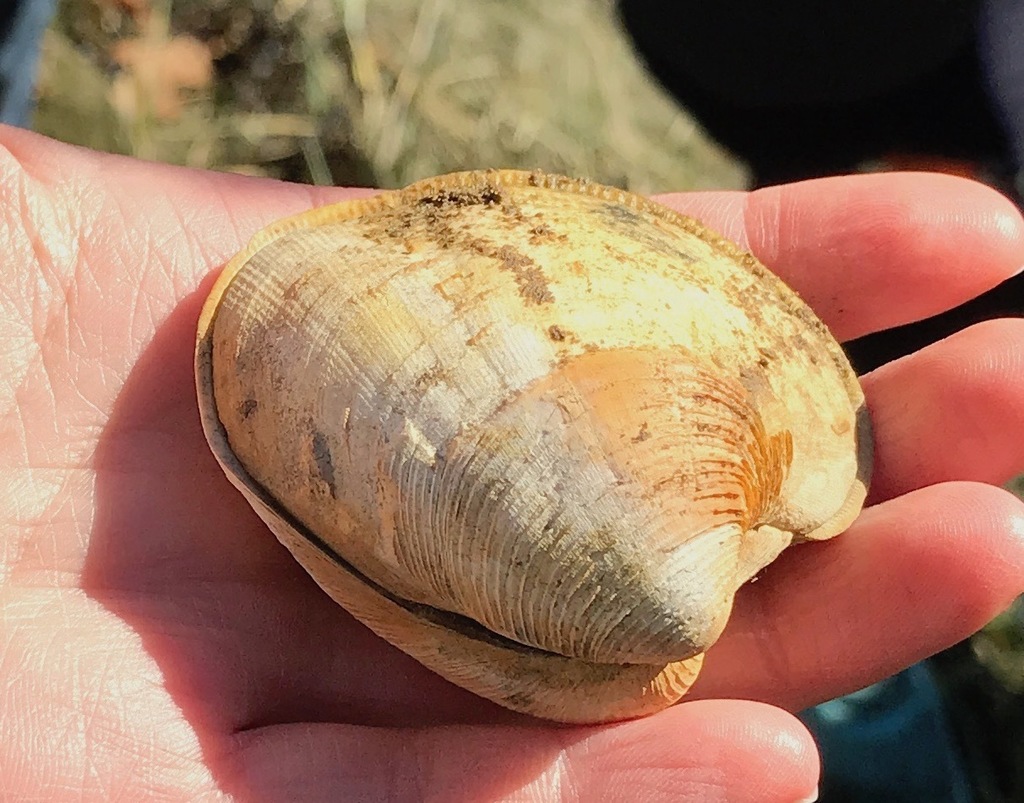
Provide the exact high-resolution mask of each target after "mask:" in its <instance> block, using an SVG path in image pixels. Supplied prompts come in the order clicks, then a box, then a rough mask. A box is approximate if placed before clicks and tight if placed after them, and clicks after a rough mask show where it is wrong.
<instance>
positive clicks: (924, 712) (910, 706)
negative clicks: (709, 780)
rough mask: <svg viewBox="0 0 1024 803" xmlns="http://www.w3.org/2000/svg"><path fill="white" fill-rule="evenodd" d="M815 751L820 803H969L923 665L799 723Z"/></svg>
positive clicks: (953, 747) (946, 724) (949, 732)
mask: <svg viewBox="0 0 1024 803" xmlns="http://www.w3.org/2000/svg"><path fill="white" fill-rule="evenodd" d="M800 719H801V720H803V722H804V724H806V725H807V727H808V728H809V729H810V731H811V733H813V734H814V737H815V739H816V740H817V742H818V747H819V748H820V750H821V758H822V770H823V772H822V783H821V800H822V801H823V803H829V801H833V800H837V801H844V803H859V801H865V803H868V802H869V801H876V800H885V801H890V803H904V802H905V803H911V802H913V803H919V801H929V802H930V803H971V802H972V801H973V800H974V797H973V793H972V791H971V783H970V780H969V778H968V775H967V771H966V769H965V765H964V761H963V758H962V756H961V755H960V752H959V749H958V747H957V745H956V743H955V739H954V737H953V733H952V730H951V728H950V724H949V721H948V719H947V717H946V714H945V709H944V706H943V702H942V698H941V696H940V694H939V690H938V687H937V686H936V684H935V680H934V678H933V677H932V674H931V671H930V670H929V669H928V665H927V664H926V663H920V664H916V665H914V666H912V667H910V668H909V669H907V670H904V671H903V672H900V673H899V674H898V675H894V676H893V677H891V678H887V679H885V680H883V681H880V682H879V683H876V684H874V685H873V686H868V687H867V688H866V689H862V690H861V691H858V692H854V693H853V694H848V695H846V696H845V697H840V698H838V699H836V700H830V701H829V702H827V703H822V704H821V705H819V706H816V707H815V708H812V709H809V710H808V711H805V712H803V713H802V714H801V715H800Z"/></svg>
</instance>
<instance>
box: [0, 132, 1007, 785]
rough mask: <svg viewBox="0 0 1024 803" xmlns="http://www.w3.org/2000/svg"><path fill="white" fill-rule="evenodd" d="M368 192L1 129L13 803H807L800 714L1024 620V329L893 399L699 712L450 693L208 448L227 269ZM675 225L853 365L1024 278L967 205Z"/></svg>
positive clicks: (959, 347) (759, 211) (731, 198)
mask: <svg viewBox="0 0 1024 803" xmlns="http://www.w3.org/2000/svg"><path fill="white" fill-rule="evenodd" d="M352 194H354V193H353V191H346V190H337V189H330V190H328V189H312V188H309V187H300V186H292V185H283V184H278V183H274V182H269V181H258V180H253V179H245V178H241V177H237V176H229V175H220V174H212V173H200V172H194V171H187V170H183V169H178V168H171V167H167V166H161V165H153V164H147V163H142V162H136V161H132V160H127V159H122V158H117V157H111V156H105V155H100V154H96V153H92V152H89V151H83V150H78V149H74V148H70V147H67V146H64V145H61V144H59V143H55V142H52V141H50V140H46V139H44V138H41V137H38V136H36V135H33V134H30V133H26V132H22V131H16V130H10V129H5V130H0V199H2V200H0V203H2V206H0V210H2V216H0V253H2V254H3V262H2V263H0V271H2V277H0V309H2V314H0V361H2V362H0V404H2V408H0V414H2V425H0V506H2V507H0V527H2V530H0V577H2V580H3V582H2V586H0V595H2V596H0V612H2V619H0V636H2V653H0V658H2V661H0V688H2V689H3V690H4V694H3V703H2V707H0V779H2V781H0V783H3V784H6V786H5V787H4V791H5V792H6V793H7V794H9V795H11V796H12V797H13V798H15V799H17V798H19V797H21V796H25V797H34V798H47V799H60V798H62V796H64V797H67V798H74V799H89V800H91V799H96V800H119V799H123V800H139V799H171V800H177V799H188V800H198V799H216V798H218V797H221V796H224V797H230V796H237V797H239V798H242V799H266V800H318V799H325V800H333V799H345V800H359V799H373V800H380V799H398V800H406V799H422V798H426V799H437V800H462V799H465V800H477V799H483V800H490V799H496V798H503V797H510V798H516V797H522V798H528V799H530V800H546V799H552V800H573V799H581V800H597V799H601V798H602V797H604V796H606V797H617V796H619V797H621V796H623V795H627V796H629V797H635V798H639V799H645V800H658V799H661V798H662V797H664V798H665V799H679V798H680V797H682V798H684V799H690V798H692V799H719V798H727V799H730V800H746V799H751V800H797V799H800V798H801V797H806V796H807V795H810V794H811V793H812V791H813V789H814V786H815V783H816V781H817V773H818V766H817V758H816V756H815V751H814V746H813V743H812V742H811V739H810V737H809V735H808V734H807V733H806V731H805V730H804V729H803V728H802V726H801V725H800V724H799V722H798V721H797V720H796V719H795V718H793V717H792V716H791V715H790V714H788V713H786V712H785V710H790V711H792V710H797V709H799V708H801V707H803V706H805V705H808V704H811V703H814V702H817V701H820V700H823V699H827V698H829V697H832V696H835V695H838V694H841V693H844V692H848V691H851V690H853V689H855V688H858V687H861V686H864V685H866V684H868V683H870V682H872V681H874V680H877V679H879V678H880V677H883V676H885V675H887V674H890V673H892V672H894V671H896V670H898V669H900V668H902V667H904V666H906V665H908V664H910V663H912V662H914V661H916V660H918V659H920V658H922V657H923V656H925V655H928V654H930V653H932V652H934V651H936V650H938V649H941V648H942V647H944V646H946V645H948V644H950V643H952V642H954V641H956V640H958V639H960V638H962V637H963V636H965V635H967V634H968V633H970V632H972V631H974V630H975V629H977V628H978V627H980V626H981V625H982V624H983V623H984V622H985V621H987V620H988V619H989V618H990V617H991V616H992V615H994V614H995V613H996V612H998V611H999V610H1000V609H1002V608H1003V607H1005V606H1006V605H1007V604H1008V603H1009V602H1010V601H1011V599H1012V598H1013V597H1014V596H1015V595H1016V594H1018V593H1020V592H1021V591H1024V543H1022V541H1024V507H1022V506H1021V505H1020V504H1019V503H1018V502H1017V501H1016V500H1014V499H1013V498H1012V497H1011V496H1010V495H1009V494H1006V493H1004V492H1002V491H1000V490H998V489H997V488H994V487H991V486H988V485H985V484H982V483H1001V482H1003V481H1005V480H1006V479H1007V478H1009V477H1010V476H1011V475H1012V474H1013V473H1014V472H1016V471H1019V470H1021V469H1022V468H1024V439H1022V438H1020V437H1019V436H1018V435H1017V434H1009V435H1008V433H1020V432H1021V431H1024V322H1019V321H1014V322H1011V321H1001V322H993V323H988V324H984V325H980V326H977V327H974V328H972V329H970V330H967V331H965V332H963V333H961V334H958V335H957V336H955V337H953V338H950V339H949V340H947V341H944V342H942V343H939V344H937V345H935V346H933V347H930V348H929V349H927V350H925V351H922V352H919V353H917V354H915V355H912V356H910V357H908V358H906V359H904V360H901V361H899V362H897V363H892V364H890V365H888V366H886V367H885V368H882V369H880V370H878V371H876V372H874V373H873V374H870V375H868V376H866V377H864V380H863V381H864V386H865V391H866V393H867V396H868V402H869V405H870V407H871V410H872V414H873V416H874V419H875V425H876V434H877V438H878V447H877V455H876V466H875V476H876V480H875V488H874V491H873V494H872V507H870V508H869V509H868V510H866V511H865V513H864V514H863V515H862V516H861V518H860V519H859V520H858V522H857V523H856V524H855V525H854V527H853V528H852V529H851V530H850V531H849V532H848V533H846V534H845V535H843V536H841V537H840V538H838V539H836V540H835V541H832V542H828V543H825V544H818V545H811V546H807V547H798V548H794V549H792V550H790V551H789V552H787V553H786V554H785V555H784V556H783V558H782V559H780V560H779V561H778V562H777V563H776V564H774V565H772V566H771V567H769V568H768V569H767V570H766V571H765V572H763V573H762V575H761V577H760V578H759V579H758V581H757V582H756V583H753V584H751V585H748V586H747V587H745V588H744V589H743V590H742V591H741V592H740V594H739V596H738V598H737V604H736V610H735V612H734V615H733V620H732V622H731V623H730V626H729V628H728V630H727V632H726V635H725V636H724V637H723V639H722V641H721V642H720V644H718V645H717V646H716V647H715V648H714V649H713V650H712V651H711V653H710V654H709V657H708V660H707V663H706V666H705V670H704V674H703V675H702V677H701V680H700V681H699V682H698V685H697V687H696V688H695V689H694V692H693V694H692V699H690V700H688V701H684V702H683V703H682V704H680V705H678V706H676V707H674V708H673V709H670V710H668V711H666V712H663V713H662V714H659V715H657V716H654V717H651V718H648V719H645V720H642V721H636V722H630V723H622V724H618V725H612V726H602V727H591V728H561V727H555V726H550V725H547V724H545V723H541V722H538V721H535V720H531V719H528V718H526V717H520V716H517V715H514V714H511V713H509V712H506V711H504V710H502V709H499V708H497V707H496V706H493V705H492V704H490V703H487V702H486V701H482V700H479V699H476V698H475V697H472V696H471V695H469V694H468V693H465V692H463V691H461V690H460V689H457V688H455V687H453V686H450V685H449V684H447V683H446V682H444V681H443V680H441V679H440V678H438V677H436V676H434V675H432V674H431V673H429V672H427V671H426V670H424V669H422V668H421V667H420V666H419V665H418V664H416V663H415V662H414V661H412V660H411V659H409V658H407V657H406V656H405V655H403V654H402V653H400V652H398V651H396V650H395V649H393V648H391V647H390V646H388V645H387V644H385V643H383V642H382V641H380V640H379V639H377V638H376V637H375V636H374V635H373V634H371V633H370V632H369V631H367V630H366V629H365V628H363V627H362V626H361V625H359V624H358V623H356V622H355V621H354V620H352V619H351V618H350V617H349V616H348V615H347V614H346V613H345V612H344V611H342V610H341V609H340V608H338V607H337V606H335V605H334V604H333V603H331V602H330V600H329V599H328V598H327V597H326V596H325V595H323V594H322V593H321V592H320V591H319V590H318V589H317V588H316V586H315V585H314V584H313V583H312V581H310V580H309V579H308V578H307V577H306V575H305V574H304V572H303V571H302V570H301V568H300V567H299V566H298V565H297V564H296V563H295V562H294V561H293V560H292V559H291V558H290V557H289V555H288V554H287V552H286V551H285V550H284V549H283V548H282V547H281V546H279V545H278V543H277V541H276V540H275V539H274V538H273V536H272V535H271V534H270V533H269V532H268V531H267V530H266V529H265V528H264V527H263V526H262V524H261V523H260V522H259V521H258V519H257V518H256V517H255V515H254V514H253V513H251V512H250V510H249V509H248V507H247V506H246V504H245V503H244V501H243V500H242V499H241V497H240V496H238V495H237V494H236V493H235V492H234V491H233V490H232V488H231V487H230V485H229V484H228V483H227V481H226V480H225V479H224V478H223V476H222V475H221V474H220V471H219V469H218V467H217V465H216V463H215V462H214V460H213V458H212V456H211V455H210V454H209V452H208V450H207V448H206V445H205V442H204V440H203V437H202V432H201V429H200V426H199V417H198V413H197V409H196V402H195V390H194V383H193V378H192V367H191V365H192V363H191V360H192V348H193V342H194V330H195V324H196V319H197V317H198V313H199V308H200V305H201V303H202V300H203V298H204V294H205V292H206V291H207V290H208V289H209V287H210V283H211V281H212V279H213V277H214V275H215V274H216V272H217V270H218V269H219V267H220V266H221V265H223V263H224V262H225V261H226V260H227V258H228V257H229V256H231V254H232V253H233V252H235V251H236V250H237V249H238V248H240V247H241V246H242V245H243V244H244V243H245V241H246V240H247V239H248V238H249V236H250V235H251V234H252V233H253V232H255V231H256V230H257V229H258V228H260V227H261V226H262V225H264V224H265V223H267V222H269V221H270V220H272V219H274V218H277V217H280V216H282V215H285V214H288V213H293V212H296V211H300V210H302V209H305V208H308V207H310V206H313V205H317V204H322V203H325V202H327V201H330V200H338V199H340V198H344V197H348V196H351V195H352ZM662 200H664V201H665V202H666V203H668V204H669V205H671V206H673V207H675V208H677V209H680V210H682V211H684V212H687V213H689V214H693V215H695V216H697V217H700V218H702V219H704V220H705V221H706V222H707V223H708V224H709V225H711V226H712V227H713V228H717V229H718V230H719V231H721V232H723V233H724V234H726V235H727V236H730V237H731V238H733V239H736V240H739V241H740V242H742V243H744V244H745V245H746V246H747V247H749V248H750V249H751V250H752V251H754V252H755V253H756V254H757V255H758V256H759V257H761V259H762V260H763V261H765V262H766V263H767V264H768V265H769V266H770V267H772V268H773V269H774V270H776V271H777V272H778V273H779V274H780V275H782V276H783V277H784V278H785V279H786V280H787V281H788V282H789V283H790V284H791V285H793V286H794V287H795V288H796V289H797V290H798V291H799V292H800V293H801V294H802V295H803V296H804V297H805V299H806V300H807V301H808V302H809V303H810V304H811V305H812V306H813V307H814V308H815V309H816V311H817V312H818V313H819V314H820V315H821V316H822V317H823V318H824V320H825V321H826V322H827V323H828V324H829V325H830V326H831V327H832V329H833V331H834V332H835V333H836V334H837V336H838V337H840V338H841V339H848V338H852V337H856V336H858V335H861V334H865V333H867V332H870V331H875V330H878V329H881V328H887V327H890V326H893V325H896V324H900V323H903V322H906V321H909V320H911V319H916V318H920V317H923V316H926V315H929V314H932V313H934V312H938V311H940V310H942V309H945V308H947V307H950V306H953V305H955V304H956V303H959V302H960V301H963V300H965V299H966V298H968V297H970V296H971V295H974V294H976V293H978V292H981V291H983V290H985V289H987V288H988V287H990V286H992V285H994V284H995V283H996V282H998V281H999V280H1001V279H1002V278H1005V277H1006V276H1008V275H1009V274H1010V273H1012V272H1013V271H1014V270H1015V269H1017V268H1018V267H1019V266H1020V265H1021V264H1022V263H1024V224H1022V222H1021V220H1020V218H1019V216H1018V215H1017V213H1016V211H1015V210H1014V209H1013V208H1012V206H1011V205H1010V204H1009V203H1008V202H1007V201H1005V200H1003V199H1001V198H1000V197H999V196H997V195H996V194H995V193H992V192H991V191H989V190H987V189H985V188H983V187H980V186H979V185H976V184H972V183H970V182H966V181H961V180H957V179H950V178H944V177H938V176H926V175H919V176H912V175H890V176H862V177H856V178H849V179H830V180H822V181H817V182H807V183H804V184H800V185H793V186H789V187H785V188H778V189H771V190H764V191H761V192H758V193H755V194H751V195H746V194H743V193H714V194H702V195H687V196H682V195H679V196H666V197H665V198H663V199H662ZM963 480H968V481H971V482H962V481H963ZM954 481H960V482H954ZM755 701H760V702H755ZM784 709H785V710H784Z"/></svg>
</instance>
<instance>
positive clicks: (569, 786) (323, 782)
mask: <svg viewBox="0 0 1024 803" xmlns="http://www.w3.org/2000/svg"><path fill="white" fill-rule="evenodd" d="M237 738H238V739H239V746H240V750H239V752H238V753H237V754H236V758H237V761H238V763H237V764H236V765H235V771H234V772H233V773H232V776H233V777H232V778H231V780H230V783H228V784H225V786H226V787H227V788H228V790H229V791H230V792H232V793H236V794H238V795H240V796H242V797H244V798H246V799H252V800H268V801H270V800H285V799H287V800H303V801H316V800H325V801H326V800H339V799H344V800H351V801H360V800H373V801H380V800H439V801H441V800H444V801H463V800H472V801H492V800H528V801H548V800H552V801H577V800H583V801H600V800H644V801H652V802H656V801H668V800H672V801H679V800H683V801H705V800H729V801H759V803H760V802H762V801H801V800H812V799H814V796H815V791H816V785H817V782H818V772H819V764H818V757H817V752H816V750H815V746H814V742H813V740H812V738H811V736H810V734H809V733H808V732H807V731H806V730H805V729H804V727H803V725H801V724H800V723H799V721H798V720H796V719H795V718H794V717H793V716H791V715H790V714H787V713H785V712H784V711H782V710H780V709H777V708H773V707H771V706H767V705H764V704H761V703H754V702H746V701H739V700H706V701H696V702H692V703H684V704H683V705H679V706H676V707H675V708H672V709H669V710H667V711H664V712H662V713H661V714H658V715H656V716H654V717H650V718H648V719H643V720H637V721H633V722H627V723H622V724H617V725H611V726H602V727H592V728H557V727H544V726H536V727H480V726H448V727H433V728H424V729H414V728H408V729H387V728H369V727H361V726H353V725H340V724H314V723H303V724H291V725H277V726H271V727H266V728H260V729H256V730H251V731H246V732H243V733H241V734H239V735H238V736H237Z"/></svg>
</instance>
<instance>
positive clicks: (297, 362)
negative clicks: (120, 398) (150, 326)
mask: <svg viewBox="0 0 1024 803" xmlns="http://www.w3.org/2000/svg"><path fill="white" fill-rule="evenodd" d="M196 368H197V383H198V391H199V401H200V407H201V411H202V415H203V424H204V428H205V431H206V433H207V437H208V439H209V441H210V444H211V447H212V449H213V451H214V453H215V455H216V456H217V458H218V460H219V461H220V462H221V465H222V466H223V467H224V469H225V472H226V473H227V475H228V477H229V478H230V479H231V480H232V482H233V483H234V484H235V485H236V487H238V488H239V489H240V490H241V491H242V492H243V493H244V494H245V495H246V497H247V498H248V499H249V501H250V502H251V503H252V504H253V506H254V508H255V509H256V510H257V512H258V513H259V514H260V515H261V517H263V519H264V520H265V521H266V522H267V523H268V524H269V526H270V527H271V528H272V529H273V530H274V532H275V533H276V534H277V536H278V537H279V538H280V539H281V540H282V542H283V543H285V545H286V546H288V547H289V549H290V550H291V551H292V553H293V554H294V555H295V556H296V558H297V559H298V560H299V561H300V562H301V563H302V564H303V566H304V567H305V568H306V569H307V570H308V571H309V572H310V574H311V575H312V576H313V577H314V579H316V580H317V582H318V583H319V584H320V585H321V586H322V587H323V588H324V589H325V590H326V591H327V592H328V593H330V594H331V595H332V596H333V597H334V598H335V599H336V600H337V601H338V602H339V603H341V604H342V605H344V606H345V607H346V608H347V609H348V610H350V611H351V612H352V613H353V614H354V615H355V616H356V617H357V618H359V619H361V620H362V621H364V622H365V623H366V624H367V625H368V626H369V627H371V628H372V629H374V630H375V631H376V632H378V633H379V634H380V635H382V636H383V637H384V638H386V639H388V640H389V641H391V642H392V643H394V644H396V645H397V646H399V647H400V648H402V649H403V650H405V651H407V652H409V653H410V654H412V655H414V656H415V657H416V658H418V659H419V660H421V661H422V662H423V663H424V664H426V665H427V666H428V667H430V668H431V669H433V670H434V671H436V672H439V673H440V674H442V675H444V676H445V677H447V678H449V679H450V680H453V681H454V682H456V683H459V684H460V685H463V686H465V687H467V688H469V689H471V690H473V691H475V692H477V693H478V694H481V695H483V696H485V697H488V698H490V699H493V700H495V701H497V702H499V703H501V704H503V705H506V706H508V707H511V708H514V709H517V710H521V711H526V712H528V713H532V714H535V715H538V716H543V717H548V718H552V719H559V720H563V721H575V722H593V721H604V720H611V719H620V718H624V717H630V716H637V715H640V714H644V713H650V712H652V711H655V710H658V709H659V708H662V707H664V706H665V705H668V704H671V703H672V702H674V701H675V700H676V699H678V698H679V697H680V696H681V695H682V694H683V693H685V691H686V689H687V688H688V687H689V685H690V683H692V681H693V679H694V678H695V677H696V673H697V670H698V668H699V664H700V660H701V657H702V653H703V652H704V650H706V649H707V648H708V647H709V646H711V644H712V643H713V642H714V641H715V639H717V637H718V635H719V634H720V633H721V630H722V628H723V627H724V625H725V622H726V620H727V618H728V614H729V611H730V608H731V605H732V598H733V595H734V593H735V591H736V590H737V588H738V587H739V586H740V585H741V584H743V583H744V582H745V581H746V580H748V579H749V578H750V577H751V576H753V575H754V574H755V573H756V572H757V571H759V570H760V569H761V568H762V567H763V566H765V565H766V564H767V563H769V562H770V561H772V560H773V559H774V558H775V557H776V556H777V555H778V554H779V552H780V551H781V550H782V549H784V548H785V547H786V546H787V545H788V544H789V543H790V542H791V541H793V540H803V539H817V538H826V537H830V536H832V535H835V534H837V533H838V532H840V531H842V530H843V529H845V527H846V526H847V525H848V524H849V523H850V522H851V521H852V519H853V518H854V517H855V516H856V515H857V512H858V511H859V509H860V507H861V504H862V503H863V500H864V496H865V493H866V484H867V471H868V470H869V469H870V434H869V432H868V423H867V415H866V412H865V409H864V403H863V402H864V400H863V396H862V394H861V391H860V386H859V384H858V383H857V380H856V377H855V376H854V374H853V372H852V371H851V369H850V367H849V365H848V363H847V362H846V359H845V357H844V356H843V353H842V350H841V348H840V347H839V346H838V344H837V343H836V342H835V341H834V340H833V339H832V337H831V335H830V334H829V333H828V331H827V329H826V328H825V327H824V325H823V324H821V323H820V322H819V321H818V319H817V318H815V317H814V315H813V314H812V313H811V312H810V310H809V309H808V308H807V307H806V306H805V305H804V304H803V303H802V302H801V301H800V300H799V299H798V298H797V297H796V295H795V294H794V293H793V292H792V291H790V290H789V289H788V288H786V287H785V285H783V283H782V282H781V281H779V280H778V279H777V278H776V277H774V276H773V275H772V274H770V273H769V272H768V271H767V270H766V269H764V268H763V267H762V266H760V265H759V264H758V263H757V262H756V260H754V259H753V258H752V257H751V256H749V255H747V254H744V253H742V252H741V251H739V249H737V248H736V247H735V246H732V245H731V244H729V243H727V242H725V241H723V240H722V239H720V238H719V237H717V236H715V235H713V234H711V233H709V232H707V231H706V230H704V229H703V228H702V227H701V226H700V225H699V224H698V223H696V222H695V221H692V220H690V219H687V218H684V217H682V216H680V215H678V214H676V213H674V212H671V211H670V210H668V209H665V208H664V207H661V206H659V205H657V204H654V203H652V202H650V201H647V200H645V199H642V198H640V197H638V196H634V195H630V194H628V193H624V192H621V191H618V190H614V189H611V188H606V187H601V186H598V185H593V184H587V183H584V182H578V181H573V180H570V179H565V178H561V177H557V176H548V175H544V174H540V173H521V172H513V171H486V172H475V173H464V174H455V175H452V176H446V177H443V178H440V179H434V180H431V181H427V182H423V183H420V184H417V185H414V186H412V187H410V188H408V189H406V190H403V191H398V192H391V193H384V194H382V195H379V196H376V197H374V198H373V199H370V200H363V201H352V202H347V203H342V204H337V205H334V206H329V207H325V208H322V209H317V210H313V211H310V212H307V213H304V214H302V215H299V216H297V217H294V218H290V219H288V220H285V221H281V222H279V223H277V224H275V225H273V226H271V227H269V228H268V229H266V230H264V231H263V232H260V233H259V234H257V235H256V237H255V238H254V239H253V242H252V243H251V244H250V246H249V247H248V248H247V249H246V250H245V251H244V252H242V253H241V254H239V255H238V256H237V257H236V258H235V259H233V260H232V262H231V263H230V264H229V265H228V266H227V268H226V269H225V270H224V272H223V274H222V276H221V277H220V279H219V280H218V282H217V284H216V286H215V288H214V290H213V291H212V293H211V295H210V298H209V301H208V302H207V305H206V307H205V309H204V311H203V315H202V318H201V321H200V327H199V340H198V346H197V352H196Z"/></svg>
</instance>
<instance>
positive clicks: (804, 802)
mask: <svg viewBox="0 0 1024 803" xmlns="http://www.w3.org/2000/svg"><path fill="white" fill-rule="evenodd" d="M817 800H818V787H814V791H813V792H811V793H810V794H809V795H808V796H807V797H802V798H800V799H799V800H798V801H796V803H816V801H817Z"/></svg>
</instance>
